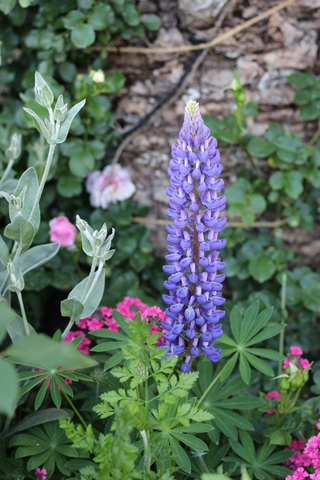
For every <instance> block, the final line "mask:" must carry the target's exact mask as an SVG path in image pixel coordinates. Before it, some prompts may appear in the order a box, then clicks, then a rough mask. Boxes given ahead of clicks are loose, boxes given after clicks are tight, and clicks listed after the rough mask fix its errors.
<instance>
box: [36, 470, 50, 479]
mask: <svg viewBox="0 0 320 480" xmlns="http://www.w3.org/2000/svg"><path fill="white" fill-rule="evenodd" d="M34 474H35V476H36V480H46V478H47V470H46V469H45V468H42V469H41V470H40V468H36V469H35V472H34Z"/></svg>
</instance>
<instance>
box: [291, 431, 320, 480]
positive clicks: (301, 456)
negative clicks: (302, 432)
mask: <svg viewBox="0 0 320 480" xmlns="http://www.w3.org/2000/svg"><path fill="white" fill-rule="evenodd" d="M317 427H318V428H319V423H318V424H317ZM288 449H289V450H297V452H296V453H295V454H294V456H293V457H291V458H290V460H288V461H287V462H286V464H285V465H286V466H287V467H289V468H291V469H292V470H293V473H292V475H288V476H287V477H286V479H285V480H303V479H307V480H320V433H318V434H317V435H314V436H313V437H311V438H310V439H309V440H308V442H307V443H305V442H304V441H303V440H297V439H294V440H293V441H292V442H291V444H290V445H289V446H288ZM306 469H307V470H306ZM309 470H313V472H312V473H311V472H309Z"/></svg>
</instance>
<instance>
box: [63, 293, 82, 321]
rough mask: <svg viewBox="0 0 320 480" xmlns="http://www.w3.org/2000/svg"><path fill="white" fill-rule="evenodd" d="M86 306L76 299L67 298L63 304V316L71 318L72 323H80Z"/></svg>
mask: <svg viewBox="0 0 320 480" xmlns="http://www.w3.org/2000/svg"><path fill="white" fill-rule="evenodd" d="M83 309H84V306H83V304H82V303H81V302H80V300H78V298H76V297H72V298H67V299H66V300H63V301H62V302H61V315H62V316H63V317H70V320H71V321H72V322H74V323H75V322H78V321H79V320H80V318H81V316H82V312H83Z"/></svg>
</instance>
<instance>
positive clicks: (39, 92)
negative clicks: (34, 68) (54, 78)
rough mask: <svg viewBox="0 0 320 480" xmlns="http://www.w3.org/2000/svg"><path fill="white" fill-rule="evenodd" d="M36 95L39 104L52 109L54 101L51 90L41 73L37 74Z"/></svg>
mask: <svg viewBox="0 0 320 480" xmlns="http://www.w3.org/2000/svg"><path fill="white" fill-rule="evenodd" d="M34 94H35V97H36V100H37V102H38V103H39V104H40V105H42V106H43V107H45V108H50V107H51V104H52V102H53V100H54V95H53V93H52V90H51V88H50V87H49V85H48V84H47V82H46V81H45V80H44V78H43V77H42V75H41V74H40V73H39V72H36V73H35V85H34Z"/></svg>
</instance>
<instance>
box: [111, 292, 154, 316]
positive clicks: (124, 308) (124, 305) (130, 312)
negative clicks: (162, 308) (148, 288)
mask: <svg viewBox="0 0 320 480" xmlns="http://www.w3.org/2000/svg"><path fill="white" fill-rule="evenodd" d="M147 308H149V305H147V304H146V303H143V301H142V300H140V298H131V297H124V299H123V300H122V302H119V303H117V305H116V309H117V310H118V312H120V313H122V315H123V316H124V317H126V318H131V320H133V319H134V317H135V316H136V313H137V312H142V311H144V310H146V309H147Z"/></svg>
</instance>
